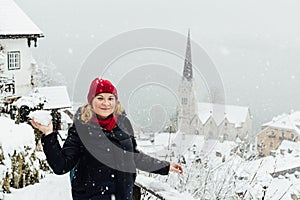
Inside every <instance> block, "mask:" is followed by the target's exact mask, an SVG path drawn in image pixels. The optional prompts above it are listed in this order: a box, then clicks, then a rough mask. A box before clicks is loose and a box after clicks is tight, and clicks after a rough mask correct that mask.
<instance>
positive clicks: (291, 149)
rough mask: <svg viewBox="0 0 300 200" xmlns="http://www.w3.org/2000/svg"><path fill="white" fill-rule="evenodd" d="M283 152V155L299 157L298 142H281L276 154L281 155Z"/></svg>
mask: <svg viewBox="0 0 300 200" xmlns="http://www.w3.org/2000/svg"><path fill="white" fill-rule="evenodd" d="M282 150H284V151H285V152H284V154H286V155H290V156H299V155H300V142H292V141H288V140H283V141H282V142H281V144H280V146H279V147H278V149H277V151H276V154H281V151H282Z"/></svg>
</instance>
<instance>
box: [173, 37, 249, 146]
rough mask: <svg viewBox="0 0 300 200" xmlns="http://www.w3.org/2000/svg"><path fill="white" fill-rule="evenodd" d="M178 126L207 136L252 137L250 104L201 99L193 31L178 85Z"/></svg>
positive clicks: (181, 129)
mask: <svg viewBox="0 0 300 200" xmlns="http://www.w3.org/2000/svg"><path fill="white" fill-rule="evenodd" d="M179 101H180V103H179V105H178V119H177V120H178V129H179V130H180V132H184V133H186V134H202V135H204V136H205V137H206V138H208V139H225V140H236V139H237V138H239V139H241V140H247V141H249V139H250V138H249V135H250V134H251V131H252V116H251V114H250V110H249V108H248V107H241V106H234V105H220V104H212V103H198V102H197V100H196V97H195V88H194V81H193V68H192V56H191V44H190V34H188V40H187V49H186V55H185V62H184V69H183V76H182V81H181V83H180V85H179Z"/></svg>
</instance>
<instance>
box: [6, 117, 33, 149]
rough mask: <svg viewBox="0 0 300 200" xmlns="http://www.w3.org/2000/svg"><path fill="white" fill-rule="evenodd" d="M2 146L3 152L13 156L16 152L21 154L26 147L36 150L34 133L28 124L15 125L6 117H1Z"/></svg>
mask: <svg viewBox="0 0 300 200" xmlns="http://www.w3.org/2000/svg"><path fill="white" fill-rule="evenodd" d="M0 127H1V134H0V144H1V145H2V148H3V151H4V152H6V153H9V154H12V153H13V152H14V151H15V150H16V151H17V152H20V151H22V150H23V149H24V146H27V147H30V148H32V149H34V148H35V139H34V132H33V129H32V128H31V126H29V125H28V124H23V123H21V124H15V122H14V121H13V120H11V119H9V118H6V117H0Z"/></svg>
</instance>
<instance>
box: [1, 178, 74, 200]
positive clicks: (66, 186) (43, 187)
mask: <svg viewBox="0 0 300 200" xmlns="http://www.w3.org/2000/svg"><path fill="white" fill-rule="evenodd" d="M11 190H12V193H11V194H4V196H3V200H30V199H43V200H53V199H63V200H71V199H72V197H71V187H70V178H69V174H65V175H54V174H48V175H47V176H46V177H45V178H44V179H42V180H41V181H40V183H37V184H34V185H30V186H27V187H25V188H21V189H13V188H12V189H11Z"/></svg>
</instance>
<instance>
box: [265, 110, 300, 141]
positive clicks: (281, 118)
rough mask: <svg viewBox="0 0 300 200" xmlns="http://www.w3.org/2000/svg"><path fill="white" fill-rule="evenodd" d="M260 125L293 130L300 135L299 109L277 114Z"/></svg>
mask: <svg viewBox="0 0 300 200" xmlns="http://www.w3.org/2000/svg"><path fill="white" fill-rule="evenodd" d="M262 127H271V128H278V129H283V130H292V131H293V130H294V131H296V132H297V133H298V134H299V135H300V111H297V112H293V113H291V114H289V115H287V114H282V115H278V116H277V117H274V118H273V119H272V121H270V122H267V123H265V124H263V125H262Z"/></svg>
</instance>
